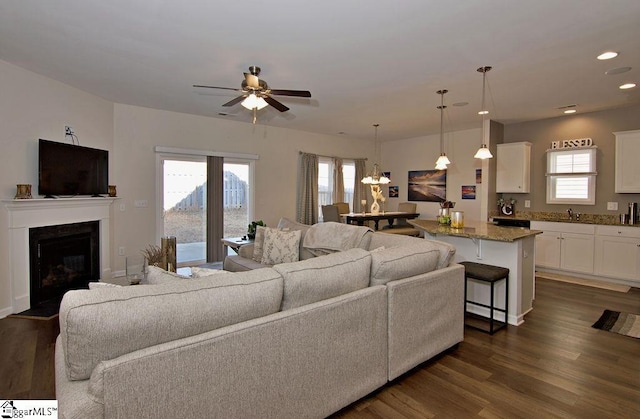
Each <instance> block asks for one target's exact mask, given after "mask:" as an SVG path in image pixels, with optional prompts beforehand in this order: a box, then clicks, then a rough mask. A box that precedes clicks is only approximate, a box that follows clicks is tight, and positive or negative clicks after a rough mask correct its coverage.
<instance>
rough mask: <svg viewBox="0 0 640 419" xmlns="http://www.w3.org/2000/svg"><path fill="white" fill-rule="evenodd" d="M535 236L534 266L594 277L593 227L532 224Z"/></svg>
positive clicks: (563, 224) (571, 224) (546, 223)
mask: <svg viewBox="0 0 640 419" xmlns="http://www.w3.org/2000/svg"><path fill="white" fill-rule="evenodd" d="M531 229H532V230H542V234H538V235H537V236H536V266H537V267H544V268H552V269H559V270H563V271H569V272H580V273H586V274H592V273H593V252H594V242H595V240H594V234H595V226H593V225H591V224H574V223H556V222H546V221H532V222H531Z"/></svg>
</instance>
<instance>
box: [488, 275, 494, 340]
mask: <svg viewBox="0 0 640 419" xmlns="http://www.w3.org/2000/svg"><path fill="white" fill-rule="evenodd" d="M494 284H495V282H492V283H491V300H490V301H491V304H490V305H489V334H490V335H493V304H494V295H493V294H494V288H493V285H494Z"/></svg>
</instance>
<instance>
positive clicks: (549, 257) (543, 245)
mask: <svg viewBox="0 0 640 419" xmlns="http://www.w3.org/2000/svg"><path fill="white" fill-rule="evenodd" d="M536 266H541V267H545V268H556V269H558V268H560V233H558V232H556V231H543V232H542V234H538V235H537V236H536Z"/></svg>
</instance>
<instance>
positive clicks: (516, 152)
mask: <svg viewBox="0 0 640 419" xmlns="http://www.w3.org/2000/svg"><path fill="white" fill-rule="evenodd" d="M530 160H531V143H526V142H524V143H508V144H498V145H497V157H496V192H498V193H502V192H513V193H529V192H530V176H531V174H530V173H531V161H530Z"/></svg>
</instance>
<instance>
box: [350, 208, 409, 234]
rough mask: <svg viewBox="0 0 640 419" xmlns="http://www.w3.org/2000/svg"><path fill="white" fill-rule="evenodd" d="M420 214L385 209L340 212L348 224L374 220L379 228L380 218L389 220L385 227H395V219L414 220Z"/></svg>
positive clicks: (359, 223)
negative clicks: (373, 211)
mask: <svg viewBox="0 0 640 419" xmlns="http://www.w3.org/2000/svg"><path fill="white" fill-rule="evenodd" d="M419 215H420V214H419V213H417V212H403V211H384V212H379V213H371V212H350V213H348V214H340V216H341V217H344V218H345V219H346V222H347V224H357V225H359V226H362V225H364V223H365V221H373V223H374V226H375V227H374V229H375V230H378V229H379V228H378V223H379V222H380V220H387V222H388V223H389V225H388V226H387V227H385V228H393V227H394V225H395V221H396V220H399V219H404V220H412V219H414V218H418V216H419Z"/></svg>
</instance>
